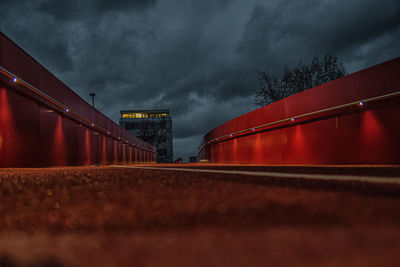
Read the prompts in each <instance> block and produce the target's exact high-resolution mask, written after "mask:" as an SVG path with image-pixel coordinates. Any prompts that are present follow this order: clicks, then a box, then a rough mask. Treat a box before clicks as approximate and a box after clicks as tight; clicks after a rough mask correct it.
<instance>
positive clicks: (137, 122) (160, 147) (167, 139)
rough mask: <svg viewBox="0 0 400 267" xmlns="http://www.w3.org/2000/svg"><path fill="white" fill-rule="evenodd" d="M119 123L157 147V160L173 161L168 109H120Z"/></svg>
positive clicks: (170, 120) (170, 123)
mask: <svg viewBox="0 0 400 267" xmlns="http://www.w3.org/2000/svg"><path fill="white" fill-rule="evenodd" d="M119 125H120V126H121V127H123V128H124V129H126V130H127V131H128V132H130V133H131V134H133V135H135V136H137V137H139V138H140V139H142V140H143V141H145V142H148V143H151V144H153V145H154V146H155V147H156V148H157V152H158V156H157V162H173V147H172V119H171V117H170V116H169V110H168V109H163V110H121V118H120V119H119Z"/></svg>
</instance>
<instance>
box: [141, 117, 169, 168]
mask: <svg viewBox="0 0 400 267" xmlns="http://www.w3.org/2000/svg"><path fill="white" fill-rule="evenodd" d="M171 127H172V124H171V122H170V121H168V120H167V119H166V118H164V117H162V118H159V117H148V118H145V119H143V121H142V122H141V127H140V133H139V137H140V138H141V139H143V141H145V142H148V143H150V144H153V145H154V146H155V147H156V149H157V151H158V152H159V155H158V158H157V160H158V161H163V160H164V159H166V158H167V157H168V155H167V154H166V153H164V154H163V153H160V145H161V144H162V143H165V142H166V141H167V139H168V133H169V132H170V131H171Z"/></svg>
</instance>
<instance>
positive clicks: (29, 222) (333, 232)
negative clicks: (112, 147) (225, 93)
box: [0, 164, 400, 267]
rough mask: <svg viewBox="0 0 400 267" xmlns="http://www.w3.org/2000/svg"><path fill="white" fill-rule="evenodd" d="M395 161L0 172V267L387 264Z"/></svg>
mask: <svg viewBox="0 0 400 267" xmlns="http://www.w3.org/2000/svg"><path fill="white" fill-rule="evenodd" d="M132 167H134V168H132ZM137 167H140V168H137ZM177 168H178V169H177ZM182 169H186V170H185V171H182ZM399 170H400V168H399V167H398V166H363V167H360V166H346V167H343V166H335V167H332V166H255V165H240V166H238V165H212V164H182V165H179V164H171V165H143V166H139V165H135V166H124V167H123V168H121V167H113V166H104V167H63V168H44V169H2V170H0V200H1V202H0V266H19V267H20V266H24V267H25V266H37V267H39V266H398V265H399V263H400V255H399V253H398V252H399V251H400V185H399V183H398V180H400V171H399ZM251 173H252V174H251ZM343 177H346V178H345V179H344V178H343Z"/></svg>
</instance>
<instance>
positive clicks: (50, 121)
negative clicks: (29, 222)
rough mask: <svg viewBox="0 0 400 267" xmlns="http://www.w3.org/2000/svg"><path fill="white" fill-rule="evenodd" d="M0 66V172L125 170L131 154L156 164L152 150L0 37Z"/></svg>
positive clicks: (135, 159) (3, 37)
mask: <svg viewBox="0 0 400 267" xmlns="http://www.w3.org/2000/svg"><path fill="white" fill-rule="evenodd" d="M0 66H1V68H2V69H1V70H0V167H39V166H64V165H90V164H128V163H133V162H138V160H139V159H138V158H136V157H130V151H131V150H132V149H134V150H137V151H140V152H141V153H142V154H143V155H144V156H145V157H146V158H147V162H149V161H150V162H154V161H155V160H156V154H155V151H156V150H155V148H154V146H152V145H150V144H148V143H145V142H144V141H142V140H140V139H138V138H136V137H134V136H133V135H131V134H129V133H128V132H126V131H125V130H124V129H122V128H121V127H119V126H118V125H117V124H115V123H114V122H112V121H111V120H110V119H109V118H107V117H106V116H105V115H103V114H102V113H100V112H99V111H97V110H96V109H94V108H93V107H91V106H90V105H89V104H88V103H86V102H85V101H84V100H83V99H82V98H81V97H79V96H78V95H77V94H76V93H74V92H73V91H72V90H71V89H69V88H68V87H67V86H66V85H65V84H63V83H62V82H61V81H60V80H58V79H57V78H56V77H55V76H54V75H52V74H51V73H50V72H48V71H47V70H46V69H45V68H44V67H43V66H41V65H40V64H39V63H38V62H36V61H35V60H34V59H33V58H32V57H30V56H29V55H28V54H26V53H25V52H24V51H23V50H22V49H20V48H19V47H18V46H17V45H15V44H14V43H13V42H12V41H11V40H10V39H8V38H7V37H6V36H4V35H3V34H2V33H0ZM10 75H11V76H10ZM14 76H16V77H18V82H15V83H13V82H12V78H13V77H14ZM22 80H23V81H25V82H26V83H24V82H23V81H22ZM31 86H32V87H31ZM30 88H31V89H30ZM32 88H33V89H32ZM42 93H44V94H46V95H45V96H43V95H42ZM65 108H68V109H69V111H68V112H66V111H65ZM71 111H73V112H71ZM82 118H83V120H82ZM91 123H94V124H95V127H92V126H91ZM107 131H109V132H110V134H108V133H107ZM134 146H135V147H134ZM140 160H141V161H143V159H142V158H141V159H140Z"/></svg>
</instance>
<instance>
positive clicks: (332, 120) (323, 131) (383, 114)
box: [199, 58, 400, 164]
mask: <svg viewBox="0 0 400 267" xmlns="http://www.w3.org/2000/svg"><path fill="white" fill-rule="evenodd" d="M399 77H400V58H396V59H393V60H391V61H388V62H385V63H383V64H379V65H376V66H374V67H372V68H368V69H365V70H363V71H360V72H357V73H354V74H351V75H348V76H346V77H343V78H341V79H338V80H335V81H331V82H329V83H326V84H323V85H320V86H317V87H314V88H311V89H309V90H306V91H304V92H302V93H299V94H296V95H293V96H290V97H288V98H285V99H283V100H281V101H278V102H275V103H273V104H271V105H268V106H265V107H263V108H260V109H257V110H255V111H252V112H249V113H247V114H244V115H243V116H240V117H238V118H235V119H233V120H231V121H228V122H226V123H224V124H222V125H221V126H219V127H217V128H215V129H213V130H211V131H210V132H209V133H207V134H206V135H205V136H204V139H203V142H202V144H201V146H200V148H199V157H200V159H207V160H208V161H209V162H215V163H258V164H400V116H399V114H400V97H399V96H397V97H391V98H387V99H384V100H380V101H376V102H373V103H372V102H371V103H367V104H365V105H364V106H360V105H354V106H352V107H350V108H345V109H342V110H338V111H334V112H325V113H321V114H319V115H314V116H308V117H305V118H303V119H301V120H297V119H296V120H295V121H293V122H291V121H289V122H285V123H281V124H277V125H275V126H271V127H265V128H260V129H257V130H256V131H254V132H253V131H252V130H250V131H249V132H248V134H247V135H246V134H241V135H240V134H238V136H236V135H234V136H233V137H227V138H220V139H219V140H217V141H216V140H215V138H218V137H221V136H224V135H229V134H230V133H232V132H237V131H241V130H245V129H251V128H253V127H257V126H259V125H263V124H267V123H271V122H274V121H279V120H282V119H286V118H292V117H296V116H299V115H301V114H306V113H309V112H314V111H318V110H323V109H326V108H330V107H335V106H340V105H344V104H348V103H352V102H355V101H360V100H365V99H369V98H373V97H377V96H382V95H387V94H390V93H394V92H398V91H400V88H399V82H400V78H399ZM211 141H212V142H211ZM208 142H211V143H209V144H208Z"/></svg>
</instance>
